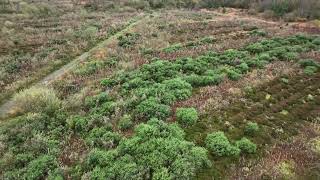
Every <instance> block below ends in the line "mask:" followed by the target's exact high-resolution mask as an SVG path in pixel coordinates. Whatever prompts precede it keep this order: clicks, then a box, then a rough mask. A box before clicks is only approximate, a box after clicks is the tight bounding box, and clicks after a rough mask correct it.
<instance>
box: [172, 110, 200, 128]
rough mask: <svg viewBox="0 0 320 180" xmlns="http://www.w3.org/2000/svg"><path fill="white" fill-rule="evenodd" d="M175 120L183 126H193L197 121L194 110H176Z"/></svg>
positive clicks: (196, 114) (196, 113)
mask: <svg viewBox="0 0 320 180" xmlns="http://www.w3.org/2000/svg"><path fill="white" fill-rule="evenodd" d="M176 116H177V120H178V122H179V123H180V124H182V125H185V126H190V125H193V124H194V123H196V122H197V120H198V119H199V117H198V112H197V110H196V109H195V108H178V109H177V111H176Z"/></svg>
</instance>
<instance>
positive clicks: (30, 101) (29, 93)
mask: <svg viewBox="0 0 320 180" xmlns="http://www.w3.org/2000/svg"><path fill="white" fill-rule="evenodd" d="M13 99H14V102H15V104H16V105H17V107H18V108H19V109H20V110H21V111H22V112H46V113H54V112H55V111H56V110H58V109H59V108H60V107H61V101H60V99H59V98H58V97H57V96H56V94H55V92H54V91H53V90H52V89H49V88H46V87H32V88H30V89H26V90H24V91H21V92H19V93H18V94H16V95H15V96H14V98H13Z"/></svg>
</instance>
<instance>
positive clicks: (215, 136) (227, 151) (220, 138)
mask: <svg viewBox="0 0 320 180" xmlns="http://www.w3.org/2000/svg"><path fill="white" fill-rule="evenodd" d="M205 143H206V148H207V149H208V150H209V151H210V152H212V153H213V154H214V155H216V156H238V155H239V154H240V149H239V148H238V147H237V146H234V145H232V144H231V143H230V142H229V140H228V138H227V137H226V136H225V135H224V133H223V132H222V131H218V132H215V133H211V134H208V135H207V137H206V140H205Z"/></svg>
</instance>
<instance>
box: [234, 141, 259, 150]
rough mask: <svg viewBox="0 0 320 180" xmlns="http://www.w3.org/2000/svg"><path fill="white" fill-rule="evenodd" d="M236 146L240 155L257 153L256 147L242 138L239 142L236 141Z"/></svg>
mask: <svg viewBox="0 0 320 180" xmlns="http://www.w3.org/2000/svg"><path fill="white" fill-rule="evenodd" d="M236 146H237V147H238V148H239V149H240V150H241V152H242V153H248V154H253V153H255V152H256V151H257V145H255V144H254V143H253V142H251V141H250V140H249V139H247V138H242V139H241V140H239V141H237V142H236Z"/></svg>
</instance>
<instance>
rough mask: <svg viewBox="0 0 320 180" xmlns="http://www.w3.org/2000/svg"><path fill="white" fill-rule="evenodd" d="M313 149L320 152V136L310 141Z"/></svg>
mask: <svg viewBox="0 0 320 180" xmlns="http://www.w3.org/2000/svg"><path fill="white" fill-rule="evenodd" d="M310 146H311V150H312V151H313V152H315V153H317V154H320V137H317V138H314V139H312V140H311V141H310Z"/></svg>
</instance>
